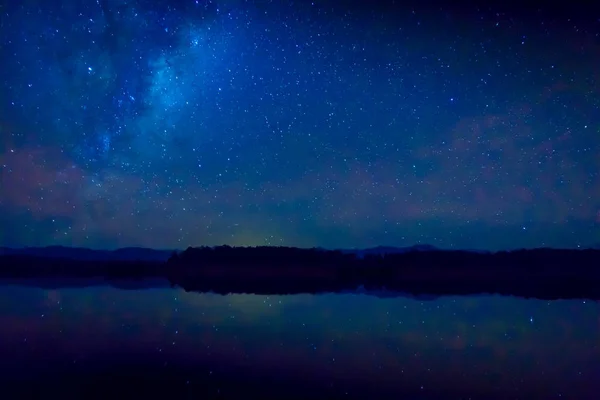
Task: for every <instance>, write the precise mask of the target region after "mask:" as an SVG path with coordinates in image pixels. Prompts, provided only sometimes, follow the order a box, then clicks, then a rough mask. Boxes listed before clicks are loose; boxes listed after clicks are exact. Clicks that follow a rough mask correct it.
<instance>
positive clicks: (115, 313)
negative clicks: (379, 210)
mask: <svg viewBox="0 0 600 400" xmlns="http://www.w3.org/2000/svg"><path fill="white" fill-rule="evenodd" d="M0 326H1V327H2V328H1V329H0V354H2V355H3V357H1V358H0V367H1V368H2V371H3V375H2V378H0V379H2V382H0V383H1V387H3V388H5V387H6V388H10V389H7V390H11V391H12V392H11V393H12V394H13V397H19V398H22V397H23V396H24V395H26V394H27V393H28V394H30V395H38V394H43V395H48V394H61V395H65V394H66V395H72V396H74V397H78V396H81V395H84V394H85V395H86V397H89V395H90V394H97V395H98V396H101V395H102V396H104V395H107V394H108V393H109V391H110V390H111V389H114V388H115V385H120V386H119V389H118V390H121V391H123V390H125V391H126V393H127V394H128V395H132V396H138V395H140V394H142V392H144V391H147V393H150V394H151V393H154V394H156V393H157V392H156V390H158V388H159V387H160V388H161V389H162V388H163V387H164V386H165V384H169V385H171V389H170V390H171V392H170V394H171V395H176V396H178V395H190V396H194V397H195V396H196V395H197V394H208V395H210V396H216V397H224V398H231V397H235V396H237V395H244V396H245V397H248V395H249V393H250V391H256V392H259V393H260V394H261V395H262V396H261V397H262V398H264V396H272V397H276V398H283V397H281V396H285V398H290V397H294V396H296V397H297V398H306V397H307V396H310V397H314V396H317V397H322V396H329V397H335V396H340V397H357V398H361V397H370V398H375V397H377V398H384V397H389V398H397V396H398V395H408V396H411V398H432V397H437V396H441V395H442V394H443V397H444V398H463V397H464V398H466V397H472V398H486V399H489V398H507V397H509V398H514V397H521V398H527V397H531V398H534V397H535V398H542V397H543V398H560V397H561V396H562V398H595V395H596V393H597V390H598V389H600V384H599V383H598V381H597V377H598V376H600V306H599V303H597V302H589V301H587V302H584V301H581V300H568V301H566V300H558V301H550V302H549V301H540V300H525V299H519V298H510V297H500V296H482V297H476V298H468V297H443V298H439V299H436V300H431V301H423V300H419V299H411V298H402V297H398V298H378V297H373V296H368V295H354V294H329V295H292V296H256V295H247V294H239V295H228V296H221V295H216V294H199V293H186V292H183V291H181V290H175V289H170V288H158V289H145V290H122V289H116V288H113V287H105V286H94V287H88V288H67V289H40V288H34V287H23V286H15V285H9V286H3V287H0ZM117 382H118V383H117ZM29 383H34V385H32V384H29ZM128 385H129V386H130V388H129V389H124V388H125V387H127V386H128ZM65 388H68V390H67V389H65ZM290 388H291V389H290ZM15 391H18V392H15ZM36 391H37V392H36ZM90 391H91V392H90ZM373 391H377V392H378V394H377V395H376V396H375V395H370V394H369V393H371V392H373ZM84 392H85V393H84ZM15 393H16V394H15ZM113 393H114V392H113ZM116 393H120V394H121V395H123V394H125V392H118V391H117V392H116ZM592 395H594V396H592ZM2 397H3V398H7V397H6V396H2ZM9 397H10V396H9Z"/></svg>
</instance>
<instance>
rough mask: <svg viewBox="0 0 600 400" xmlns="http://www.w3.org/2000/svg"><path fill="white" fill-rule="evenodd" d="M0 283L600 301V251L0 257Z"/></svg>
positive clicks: (285, 250) (274, 250) (232, 251)
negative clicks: (154, 258)
mask: <svg viewBox="0 0 600 400" xmlns="http://www.w3.org/2000/svg"><path fill="white" fill-rule="evenodd" d="M0 277H2V278H35V277H103V278H106V279H108V280H110V279H122V278H127V279H143V278H148V277H162V278H166V279H168V280H169V281H170V282H171V284H173V285H177V286H181V287H183V288H184V289H186V290H193V291H216V292H220V293H228V292H252V293H265V294H277V293H279V294H283V293H302V292H322V291H341V290H353V289H356V287H358V286H360V285H362V286H364V287H365V288H367V289H369V290H372V289H380V288H386V289H390V290H398V291H407V292H412V293H431V294H452V293H454V294H463V293H476V292H495V293H505V294H516V295H523V296H535V297H542V298H547V297H561V296H565V297H578V296H587V297H590V298H600V285H599V284H600V250H559V249H549V248H542V249H530V250H516V251H500V252H495V253H491V252H490V253H478V252H472V251H448V250H426V251H422V250H413V251H403V252H400V253H396V254H367V255H365V256H364V257H362V256H360V255H358V252H352V251H339V250H323V249H316V248H313V249H301V248H295V247H269V246H259V247H230V246H217V247H196V248H194V247H190V248H188V249H186V250H185V251H182V252H173V254H172V255H171V257H170V258H169V259H168V260H167V261H166V262H150V261H131V260H130V261H115V260H110V261H107V260H98V261H94V260H91V261H90V260H86V261H81V260H79V261H78V260H69V259H64V258H43V257H32V256H27V255H4V256H1V257H0Z"/></svg>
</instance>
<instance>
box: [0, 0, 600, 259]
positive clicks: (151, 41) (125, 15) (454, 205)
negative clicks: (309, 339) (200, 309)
mask: <svg viewBox="0 0 600 400" xmlns="http://www.w3.org/2000/svg"><path fill="white" fill-rule="evenodd" d="M153 3H154V4H153ZM2 4H4V3H2ZM0 7H1V8H0V11H1V12H2V15H1V16H0V18H1V21H0V40H1V43H0V45H1V48H0V59H1V60H2V65H1V67H0V85H1V94H0V102H1V107H0V135H1V139H2V140H1V143H0V145H1V147H0V167H1V170H0V171H1V174H2V175H1V189H0V211H1V217H0V224H2V227H3V229H2V230H1V231H2V232H1V234H2V237H1V238H2V242H3V244H4V245H11V246H20V245H48V244H61V245H73V246H87V247H104V248H112V247H118V246H134V245H135V246H137V245H139V246H153V247H161V248H185V247H187V246H190V245H192V246H194V245H214V244H223V243H226V244H231V245H259V244H270V245H296V246H323V247H364V246H372V245H380V244H381V245H399V246H401V245H410V244H414V243H429V244H432V245H436V246H440V247H446V248H488V249H502V248H516V247H532V246H557V247H577V246H589V245H595V244H597V243H600V176H599V172H600V79H599V78H600V69H599V68H598V65H600V44H599V43H600V37H599V32H600V22H599V21H593V20H586V21H579V20H576V19H574V17H572V16H566V15H561V14H559V13H556V12H550V11H548V12H544V11H543V10H541V11H539V12H538V13H537V14H531V15H527V16H525V15H518V14H515V15H512V14H510V13H509V12H506V13H504V12H500V11H497V10H493V9H491V8H486V9H485V10H483V9H477V8H475V7H473V8H472V9H469V10H467V9H460V10H452V9H444V8H441V7H433V6H431V7H429V8H424V7H421V8H412V7H408V6H404V7H399V6H392V5H391V4H390V5H388V4H385V2H381V3H377V5H376V6H369V5H365V4H362V5H361V4H360V2H324V1H315V2H309V1H306V2H298V4H288V2H256V3H253V2H249V1H241V0H240V1H233V0H228V1H222V2H211V1H193V0H190V1H171V2H168V3H167V2H164V3H160V2H150V1H144V0H137V1H135V0H131V1H129V0H98V1H84V0H72V1H56V2H47V1H41V0H37V1H36V0H31V1H27V2H23V3H22V4H21V2H14V4H9V5H1V6H0ZM6 227H8V229H6Z"/></svg>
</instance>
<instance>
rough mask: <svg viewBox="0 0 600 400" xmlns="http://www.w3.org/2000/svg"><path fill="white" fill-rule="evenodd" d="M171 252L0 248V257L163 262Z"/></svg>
mask: <svg viewBox="0 0 600 400" xmlns="http://www.w3.org/2000/svg"><path fill="white" fill-rule="evenodd" d="M172 253H173V250H155V249H147V248H142V247H124V248H122V249H117V250H93V249H87V248H83V247H64V246H48V247H23V248H8V247H0V256H1V255H26V256H33V257H42V258H63V259H69V260H76V261H148V262H152V261H154V262H163V261H167V260H168V259H169V256H170V255H171V254H172Z"/></svg>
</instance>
